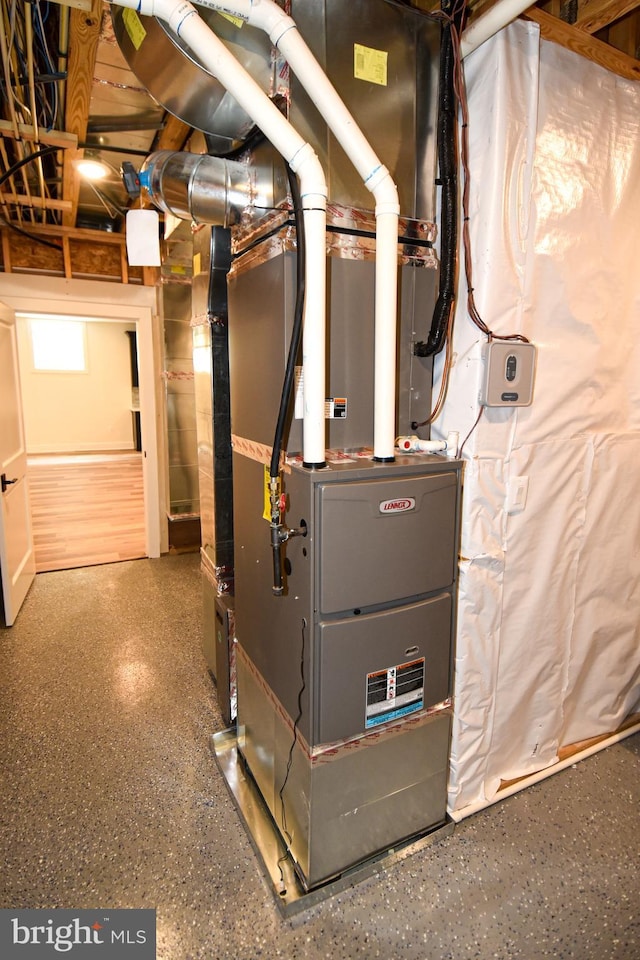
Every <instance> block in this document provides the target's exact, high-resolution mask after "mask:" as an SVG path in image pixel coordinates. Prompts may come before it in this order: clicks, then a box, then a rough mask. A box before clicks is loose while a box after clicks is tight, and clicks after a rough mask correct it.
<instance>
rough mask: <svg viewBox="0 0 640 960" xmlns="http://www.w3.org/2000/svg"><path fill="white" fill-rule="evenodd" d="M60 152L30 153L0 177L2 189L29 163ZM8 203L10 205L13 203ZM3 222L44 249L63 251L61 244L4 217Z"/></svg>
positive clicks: (44, 148)
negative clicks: (30, 231)
mask: <svg viewBox="0 0 640 960" xmlns="http://www.w3.org/2000/svg"><path fill="white" fill-rule="evenodd" d="M59 150H60V147H43V148H42V149H41V150H36V151H35V152H34V153H30V154H29V155H28V156H26V157H23V158H22V160H17V161H16V163H14V164H13V166H11V167H9V169H8V170H6V171H5V173H3V174H2V176H0V187H1V186H2V185H3V184H4V183H6V182H7V180H9V179H10V178H11V177H12V176H13V175H14V174H15V173H17V172H18V170H20V168H21V167H24V166H26V164H27V163H32V162H33V161H34V160H37V159H38V157H45V156H47V155H48V154H50V153H57V152H58V151H59ZM8 202H9V203H10V202H11V201H8ZM1 220H2V224H3V226H5V227H8V228H9V230H13V231H14V232H15V233H17V234H19V235H20V236H22V237H28V238H29V240H33V241H35V243H39V244H41V245H42V246H43V247H51V248H52V249H53V250H62V245H61V244H60V243H54V242H53V241H52V240H45V239H44V237H39V236H37V234H35V233H29V231H28V230H24V229H23V228H22V227H18V226H16V224H15V223H11V222H10V221H9V220H5V218H4V217H2V218H1Z"/></svg>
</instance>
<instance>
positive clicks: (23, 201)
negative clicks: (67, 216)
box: [0, 192, 71, 212]
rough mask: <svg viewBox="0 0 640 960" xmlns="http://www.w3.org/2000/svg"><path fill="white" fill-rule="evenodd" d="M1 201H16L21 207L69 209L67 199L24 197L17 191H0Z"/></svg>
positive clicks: (69, 204)
mask: <svg viewBox="0 0 640 960" xmlns="http://www.w3.org/2000/svg"><path fill="white" fill-rule="evenodd" d="M0 202H1V203H5V204H6V203H17V204H19V205H20V206H21V207H35V208H36V209H37V210H63V211H65V212H66V211H69V210H71V203H70V202H69V201H68V200H50V199H49V198H48V197H39V196H35V195H33V196H31V197H25V196H23V195H22V194H18V193H3V192H0Z"/></svg>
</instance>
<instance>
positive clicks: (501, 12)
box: [460, 0, 532, 58]
mask: <svg viewBox="0 0 640 960" xmlns="http://www.w3.org/2000/svg"><path fill="white" fill-rule="evenodd" d="M530 6H532V3H531V0H498V3H496V4H495V5H494V6H493V7H491V9H490V10H487V12H486V13H483V14H482V16H481V17H478V19H477V20H474V21H473V23H471V24H470V26H468V27H467V28H466V30H463V32H462V37H461V38H460V41H461V42H460V55H461V56H462V57H463V58H464V57H466V56H468V55H469V54H470V53H472V52H473V51H474V50H475V49H476V47H479V46H480V45H481V44H483V43H484V42H485V40H488V39H489V37H492V36H493V35H494V33H497V32H498V30H502V28H503V27H506V26H507V24H508V23H511V21H512V20H515V19H516V17H519V16H520V14H521V13H524V11H525V10H528V8H529V7H530Z"/></svg>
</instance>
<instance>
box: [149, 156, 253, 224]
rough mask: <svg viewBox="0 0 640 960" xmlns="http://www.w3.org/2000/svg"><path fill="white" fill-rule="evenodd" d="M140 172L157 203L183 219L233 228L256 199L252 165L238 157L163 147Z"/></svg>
mask: <svg viewBox="0 0 640 960" xmlns="http://www.w3.org/2000/svg"><path fill="white" fill-rule="evenodd" d="M141 173H142V175H143V180H144V182H145V185H146V186H147V189H148V190H149V193H150V195H151V199H152V200H153V202H154V204H155V205H156V206H157V207H159V208H160V209H161V210H164V212H165V213H171V214H173V216H174V217H179V218H180V219H181V220H192V221H193V222H194V223H211V224H216V225H217V226H221V227H230V226H233V225H235V224H237V223H239V222H240V220H241V217H242V213H243V211H244V210H246V208H247V207H248V206H249V205H250V204H251V203H252V201H254V200H255V189H254V188H253V187H252V183H251V179H250V172H249V168H248V166H247V165H246V164H244V163H239V162H238V161H236V160H223V159H221V158H220V157H210V156H207V154H198V153H176V152H174V151H172V150H160V151H158V152H157V153H152V154H151V155H150V156H149V157H148V159H147V160H146V162H145V164H144V165H143V168H142V171H141ZM261 206H264V204H263V203H262V202H261Z"/></svg>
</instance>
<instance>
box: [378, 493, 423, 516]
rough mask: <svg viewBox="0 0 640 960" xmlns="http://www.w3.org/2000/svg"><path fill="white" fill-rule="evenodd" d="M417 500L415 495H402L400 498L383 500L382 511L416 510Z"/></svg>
mask: <svg viewBox="0 0 640 960" xmlns="http://www.w3.org/2000/svg"><path fill="white" fill-rule="evenodd" d="M415 507H416V501H415V498H414V497H401V498H400V499H399V500H381V501H380V513H406V512H407V510H415Z"/></svg>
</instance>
